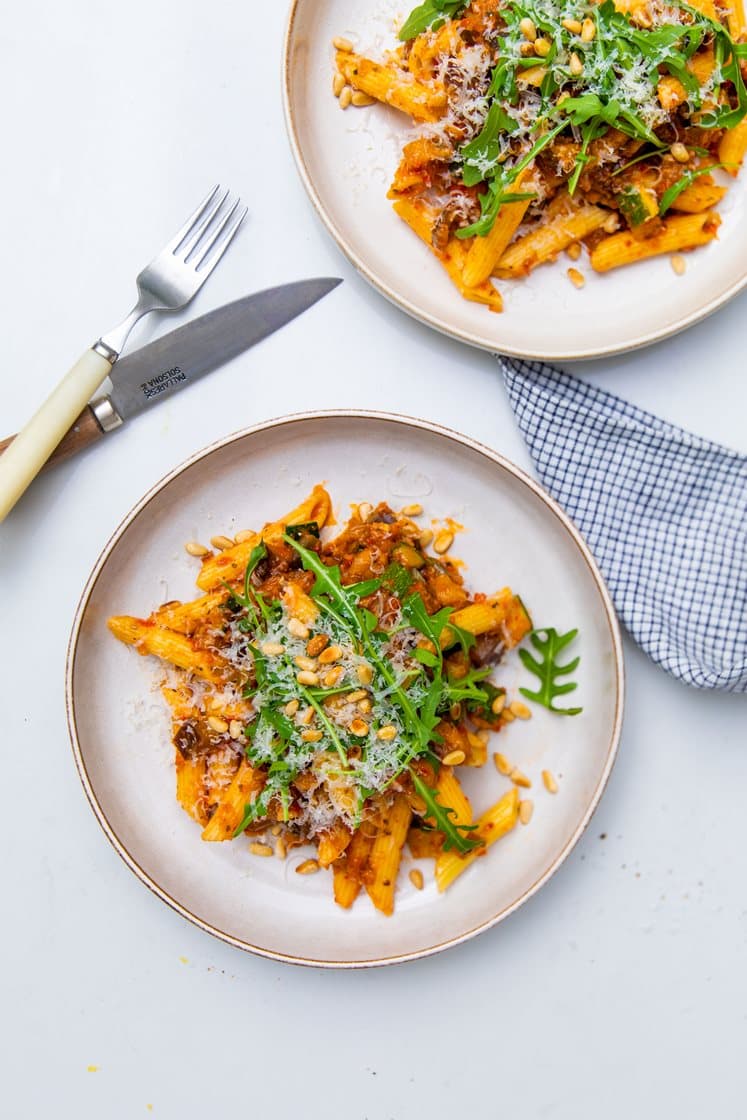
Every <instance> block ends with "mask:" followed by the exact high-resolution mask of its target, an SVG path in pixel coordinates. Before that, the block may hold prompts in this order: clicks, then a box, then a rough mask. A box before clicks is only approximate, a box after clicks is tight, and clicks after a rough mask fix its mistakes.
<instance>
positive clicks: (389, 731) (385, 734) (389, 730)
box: [376, 723, 397, 743]
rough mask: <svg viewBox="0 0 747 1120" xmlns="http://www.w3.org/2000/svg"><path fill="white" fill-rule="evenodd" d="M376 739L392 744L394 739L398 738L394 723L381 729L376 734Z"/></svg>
mask: <svg viewBox="0 0 747 1120" xmlns="http://www.w3.org/2000/svg"><path fill="white" fill-rule="evenodd" d="M376 738H377V739H381V741H382V742H384V743H391V741H392V739H396V738H397V728H396V727H395V726H394V724H393V723H388V724H387V725H386V727H380V728H379V730H378V731H377V732H376Z"/></svg>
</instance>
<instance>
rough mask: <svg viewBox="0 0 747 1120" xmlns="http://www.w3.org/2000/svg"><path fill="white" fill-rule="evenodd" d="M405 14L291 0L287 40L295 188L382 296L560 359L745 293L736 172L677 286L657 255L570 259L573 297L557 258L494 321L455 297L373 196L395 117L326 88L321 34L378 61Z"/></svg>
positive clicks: (367, 3) (742, 206) (370, 4)
mask: <svg viewBox="0 0 747 1120" xmlns="http://www.w3.org/2000/svg"><path fill="white" fill-rule="evenodd" d="M414 6H415V0H410V2H408V0H294V2H293V4H292V5H291V14H290V22H289V25H288V34H287V38H286V48H285V80H284V96H285V110H286V120H287V124H288V131H289V135H290V140H291V144H292V147H293V151H294V154H295V157H296V162H297V164H298V168H299V171H300V173H301V178H302V179H303V182H304V184H305V186H306V189H307V191H308V193H309V195H310V197H311V200H312V202H313V204H314V206H315V207H316V209H317V211H318V213H319V215H320V217H321V219H322V221H323V222H324V224H325V225H326V227H327V229H328V230H329V232H330V233H331V234H332V236H333V237H334V238H335V240H336V242H337V244H338V245H339V247H340V248H341V249H342V251H343V252H344V253H345V255H346V256H347V257H348V258H349V259H350V261H351V262H352V263H353V264H354V265H355V267H356V268H357V269H358V270H359V271H360V272H361V273H362V274H363V276H365V277H366V279H367V280H369V281H370V282H371V283H372V284H373V285H374V286H375V287H376V288H378V290H379V291H380V292H382V294H383V295H385V296H386V297H387V298H388V299H390V300H392V301H393V302H394V303H396V304H397V305H398V306H399V307H401V308H403V309H404V310H405V311H407V312H409V313H410V314H411V315H414V316H415V317H416V318H418V319H421V320H422V321H423V322H425V323H428V324H429V325H430V326H432V327H435V328H437V329H438V330H440V331H443V332H445V333H446V334H450V335H453V336H454V337H455V338H459V339H462V340H463V341H464V342H468V343H471V344H473V345H475V346H481V347H484V348H485V349H486V350H490V351H493V352H500V353H503V354H513V355H518V356H520V357H527V358H538V359H544V360H548V361H570V360H573V359H579V358H593V357H600V356H601V355H603V354H614V353H619V352H621V351H624V350H632V349H635V348H636V347H639V346H645V345H647V344H648V343H651V342H656V341H657V340H659V339H662V338H666V337H667V336H668V335H672V334H675V333H676V332H677V331H680V330H682V329H683V328H684V327H687V326H690V325H691V324H693V323H696V322H698V321H699V320H700V319H702V318H704V317H705V316H706V315H708V314H710V313H711V312H712V311H715V310H716V309H717V308H719V307H721V306H722V305H723V304H724V303H726V302H727V300H729V299H731V297H732V296H734V295H736V294H737V292H739V291H741V289H742V288H744V287H745V286H746V285H747V255H746V254H745V252H744V246H745V242H746V241H747V187H745V179H746V178H747V176H746V175H745V174H744V173H743V175H742V176H741V179H738V180H737V181H736V182H733V183H731V188H730V190H729V192H728V194H727V195H726V197H725V199H724V200H723V202H722V203H721V204H720V206H719V211H720V213H721V216H722V218H723V224H722V226H721V229H720V231H719V240H718V241H717V242H715V243H712V244H711V245H709V246H707V247H705V248H702V249H698V250H697V251H695V252H693V253H688V254H687V272H686V273H685V275H684V276H676V275H675V274H674V272H673V270H672V267H671V265H670V262H669V259H668V257H666V256H664V257H661V258H659V259H656V260H651V261H646V262H642V263H641V264H637V265H633V266H631V267H629V268H623V269H620V270H619V271H616V272H611V273H608V274H606V275H603V276H598V275H596V274H594V273H593V272H592V270H591V268H590V267H588V264H586V265H584V263H583V261H582V262H581V269H582V271H583V272H584V274H585V275H586V278H587V283H586V287H585V288H583V289H582V290H581V291H577V290H576V289H575V288H574V287H573V285H572V284H571V283H570V281H569V280H568V279H567V277H566V275H565V272H566V269H567V267H568V264H569V263H570V262H569V261H566V262H565V263H563V260H564V258H562V257H561V259H559V260H558V262H557V263H556V264H555V265H547V266H545V267H542V268H539V269H537V270H536V272H534V273H533V274H532V275H531V276H529V277H528V278H527V279H526V280H522V281H517V282H513V283H508V282H502V283H501V284H500V289H501V292H502V294H503V299H504V312H503V314H501V315H496V314H494V313H493V312H490V311H488V310H487V309H486V308H485V307H482V306H480V305H478V304H474V303H468V302H467V301H466V300H463V299H462V298H461V296H460V295H459V293H458V292H457V291H456V289H455V288H454V287H453V285H452V284H451V281H450V280H449V278H448V276H447V275H446V273H445V272H444V270H443V269H442V267H441V265H440V264H439V263H438V261H437V260H436V259H435V258H434V257H433V255H432V254H431V253H429V252H428V250H427V249H426V247H425V246H424V245H423V244H422V243H421V242H420V241H419V240H418V238H416V237H415V235H414V234H413V233H412V232H411V230H410V229H409V228H408V227H407V226H406V225H405V224H404V222H402V221H401V220H400V219H399V218H398V217H397V216H396V214H395V213H394V211H393V210H392V206H391V202H389V201H388V200H387V197H386V193H387V189H388V187H389V184H390V182H391V180H392V177H393V173H394V169H395V167H396V166H397V164H398V162H399V155H400V151H401V148H402V142H403V138H404V137H405V136H407V135H408V134H410V135H411V134H412V133H411V130H410V129H409V126H408V124H407V122H406V119H405V118H404V117H403V116H402V114H399V113H397V112H396V111H395V110H393V109H389V108H386V107H384V106H380V105H376V106H373V107H372V108H370V109H349V110H347V112H342V111H341V110H340V107H339V105H338V103H337V101H336V100H335V98H334V97H333V96H332V91H331V86H332V74H333V55H334V52H333V49H332V46H331V41H332V38H333V37H334V36H336V35H343V36H346V37H347V38H349V39H351V40H352V42H353V43H354V44H355V45H356V49H360V50H363V51H370V52H372V53H373V55H374V56H375V57H381V54H382V52H383V51H384V50H385V49H387V48H388V47H391V46H392V45H394V42H395V38H394V34H393V31H392V30H391V29H392V26H393V24H392V17H393V15H395V14H397V13H399V14H400V15H401V14H402V13H403V12H405V11H409V9H410V8H412V7H414ZM724 181H727V180H726V178H725V179H724ZM730 182H731V181H730ZM577 267H578V266H577Z"/></svg>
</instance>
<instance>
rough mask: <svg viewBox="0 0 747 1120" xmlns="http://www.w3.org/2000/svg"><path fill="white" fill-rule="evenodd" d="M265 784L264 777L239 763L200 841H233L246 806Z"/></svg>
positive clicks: (248, 766)
mask: <svg viewBox="0 0 747 1120" xmlns="http://www.w3.org/2000/svg"><path fill="white" fill-rule="evenodd" d="M264 784H265V775H264V774H262V773H261V772H260V771H258V770H254V769H253V768H252V766H250V765H249V763H248V762H246V761H244V762H242V763H241V765H240V767H239V769H238V770H237V772H236V775H235V777H234V779H233V781H232V782H231V784H230V785H229V786H228V788H227V789H226V790H224V792H223V795H222V796H221V799H220V801H219V802H218V807H217V809H216V810H215V812H214V813H213V815H212V817H211V818H210V820H209V822H208V823H207V825H206V826H205V828H204V829H203V832H202V839H203V840H208V841H211V842H213V843H214V842H218V841H223V840H233V837H234V835H235V833H236V829H237V828H238V827H239V825H240V824H241V821H242V820H243V817H244V813H245V811H246V807H247V805H248V804H249V803H250V802H251V801H252V800H254V798H255V797H256V795H257V794H258V793H259V792H260V790H261V789H262V787H263V786H264Z"/></svg>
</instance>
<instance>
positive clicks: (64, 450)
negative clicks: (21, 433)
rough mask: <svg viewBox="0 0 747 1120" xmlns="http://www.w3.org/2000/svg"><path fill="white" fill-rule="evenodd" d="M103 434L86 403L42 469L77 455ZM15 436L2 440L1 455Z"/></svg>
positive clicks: (0, 444)
mask: <svg viewBox="0 0 747 1120" xmlns="http://www.w3.org/2000/svg"><path fill="white" fill-rule="evenodd" d="M103 434H104V430H103V428H102V427H101V425H100V424H99V422H98V420H97V419H96V417H95V415H94V413H93V410H92V409H91V408H89V407H88V405H86V407H85V408H84V409H83V411H82V412H81V414H80V416H79V417H78V419H77V420H76V421H75V422H74V424H73V425H72V427H70V428H68V430H67V432H66V433H65V435H64V436H63V437H62V439H61V440H60V442H59V443H58V444H57V446H56V447H55V449H54V451H53V452H52V454H51V455H50V456H49V458H48V459H47V461H46V463H45V464H44V466H43V467H42V470H46V469H47V467H54V466H56V464H57V463H61V462H62V460H63V459H68V458H69V457H70V456H71V455H75V453H76V452H77V451H83V449H84V448H86V447H90V446H91V444H92V443H96V441H97V440H99V439H101V437H102V436H103ZM15 438H16V437H15V436H9V437H8V439H3V440H0V455H2V453H3V451H5V449H6V447H8V446H9V445H10V444H11V443H12V442H13V440H14V439H15Z"/></svg>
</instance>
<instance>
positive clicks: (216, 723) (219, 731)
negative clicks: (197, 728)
mask: <svg viewBox="0 0 747 1120" xmlns="http://www.w3.org/2000/svg"><path fill="white" fill-rule="evenodd" d="M207 725H208V727H209V728H210V730H211V731H214V732H215V734H216V735H225V733H226V731H228V724H227V723H226V721H225V720H224V719H219V718H218V716H208V721H207Z"/></svg>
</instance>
